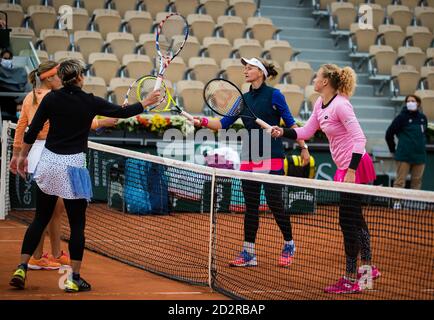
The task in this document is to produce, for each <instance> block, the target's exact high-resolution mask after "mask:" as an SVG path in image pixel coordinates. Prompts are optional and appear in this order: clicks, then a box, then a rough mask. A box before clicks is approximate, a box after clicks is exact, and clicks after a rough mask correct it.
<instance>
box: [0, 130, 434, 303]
mask: <svg viewBox="0 0 434 320" xmlns="http://www.w3.org/2000/svg"><path fill="white" fill-rule="evenodd" d="M13 135H14V125H10V124H8V123H4V127H3V130H2V162H1V185H0V186H1V189H0V192H1V194H0V196H1V207H0V218H1V215H2V214H3V215H4V216H6V218H8V219H18V220H20V221H23V222H25V223H30V222H31V220H32V217H33V215H34V207H35V202H34V182H32V181H29V180H27V181H24V180H22V179H20V178H19V177H16V176H15V175H13V174H11V173H10V172H9V170H8V160H9V159H10V158H11V145H12V139H13ZM87 155H88V168H89V171H90V174H91V178H92V182H93V192H94V197H93V199H92V202H91V203H90V205H89V207H88V209H87V221H86V248H87V249H89V250H92V251H95V252H98V253H100V254H102V255H105V256H108V257H111V258H113V259H116V260H119V261H122V262H124V263H126V264H129V265H132V266H136V267H138V268H142V269H144V270H148V271H151V272H154V273H157V274H160V275H163V276H166V277H169V278H172V279H177V280H181V281H185V282H187V283H191V284H197V285H207V286H210V287H212V288H213V289H214V290H216V291H219V292H221V293H224V294H226V295H228V296H229V297H232V298H235V299H284V300H293V299H310V300H311V299H428V300H429V299H433V298H434V196H433V195H434V194H433V193H432V192H426V191H414V190H401V189H393V188H385V187H378V186H365V185H362V186H361V185H353V184H351V185H350V184H341V183H334V182H330V181H319V180H310V179H302V178H294V177H283V176H273V175H267V174H252V173H246V172H239V171H235V170H227V169H217V168H211V167H206V166H201V165H196V164H192V163H186V162H182V161H177V160H173V159H168V158H163V157H157V156H152V155H148V154H143V153H138V152H134V151H130V150H126V149H120V148H115V147H111V146H106V145H101V144H97V143H92V142H89V150H88V153H87ZM4 160H6V161H4ZM261 185H263V186H262V187H261ZM246 203H247V207H249V206H251V205H252V203H253V204H255V206H257V207H258V212H256V211H255V210H254V209H253V210H252V209H251V207H249V210H247V211H249V212H250V213H249V218H248V219H246V214H245V212H246ZM397 204H399V206H400V208H399V209H398V206H397ZM342 207H345V208H347V211H346V212H347V213H348V212H350V213H351V212H352V211H357V210H359V208H361V210H362V211H363V215H364V217H365V221H366V224H367V226H368V229H369V233H370V239H371V242H370V245H371V251H372V262H373V264H375V265H376V266H377V267H378V268H379V270H380V272H381V276H380V277H379V278H378V279H376V280H373V279H372V278H370V277H369V268H368V277H366V276H363V277H362V280H360V284H361V285H362V286H363V287H364V288H365V289H364V290H363V291H362V292H361V293H360V294H352V295H333V294H329V293H325V292H324V288H325V287H327V286H328V285H330V284H332V283H334V282H336V281H337V280H338V278H339V277H340V276H342V275H343V274H344V272H345V264H346V260H345V251H344V241H343V233H342V231H341V228H344V227H346V223H348V225H353V224H351V223H350V222H351V221H352V220H351V219H355V218H354V216H353V215H351V214H350V216H349V218H347V220H346V221H340V220H339V208H341V210H342ZM276 211H280V212H277V214H276ZM252 213H253V215H252ZM256 213H257V214H258V216H259V228H258V231H257V234H256V237H254V235H252V233H253V234H254V233H255V231H254V230H255V228H256V226H255V224H256V222H255V218H254V215H255V214H256ZM273 213H274V214H275V215H274V214H273ZM289 220H290V221H291V225H292V228H291V229H292V237H293V239H294V242H295V246H296V251H295V256H294V258H293V260H292V263H291V264H290V265H289V266H286V267H285V266H282V265H280V264H281V260H280V258H281V254H282V248H283V244H284V237H283V234H285V236H286V237H287V235H288V232H289V231H288V229H287V228H288V226H287V225H288V224H287V221H289ZM348 221H350V222H348ZM357 221H358V223H359V224H361V223H362V222H360V221H359V220H357ZM277 222H278V223H277ZM341 225H342V227H341ZM347 228H348V227H347ZM347 230H348V229H347ZM245 231H246V232H245ZM62 233H63V238H64V239H65V240H68V237H69V229H68V222H67V218H66V215H64V217H63V226H62ZM245 233H246V235H245ZM355 234H356V236H357V237H359V236H361V234H358V233H355ZM245 236H247V237H252V236H253V237H254V239H255V245H254V253H255V255H256V264H257V265H256V266H249V267H236V266H230V263H234V261H235V258H236V257H237V256H238V255H239V253H240V252H241V250H242V248H243V241H244V238H245ZM363 249H365V251H366V248H363V247H362V251H361V252H362V255H363V254H365V255H366V252H365V253H363ZM248 250H251V248H250V247H249V249H248ZM365 259H366V257H365ZM244 262H245V261H244ZM358 265H360V258H359V263H358Z"/></svg>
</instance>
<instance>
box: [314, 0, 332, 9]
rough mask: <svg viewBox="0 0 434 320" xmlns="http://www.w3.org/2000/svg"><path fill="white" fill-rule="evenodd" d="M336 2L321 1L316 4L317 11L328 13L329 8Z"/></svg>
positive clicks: (329, 0)
mask: <svg viewBox="0 0 434 320" xmlns="http://www.w3.org/2000/svg"><path fill="white" fill-rule="evenodd" d="M335 1H336V0H319V1H317V3H316V9H317V10H322V11H326V10H327V8H328V6H329V5H330V4H331V3H333V2H335Z"/></svg>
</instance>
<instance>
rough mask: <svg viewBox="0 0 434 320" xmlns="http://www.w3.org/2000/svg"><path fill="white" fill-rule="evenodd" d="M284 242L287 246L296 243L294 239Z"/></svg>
mask: <svg viewBox="0 0 434 320" xmlns="http://www.w3.org/2000/svg"><path fill="white" fill-rule="evenodd" d="M283 244H284V245H285V246H286V245H290V246H293V245H294V240H291V241H286V240H285V241H283Z"/></svg>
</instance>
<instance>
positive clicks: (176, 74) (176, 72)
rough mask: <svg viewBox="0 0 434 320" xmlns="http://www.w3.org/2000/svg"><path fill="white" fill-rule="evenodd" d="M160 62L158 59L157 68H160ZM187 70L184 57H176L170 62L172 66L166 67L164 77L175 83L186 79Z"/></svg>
mask: <svg viewBox="0 0 434 320" xmlns="http://www.w3.org/2000/svg"><path fill="white" fill-rule="evenodd" d="M158 63H159V62H158V61H157V68H159V64H158ZM186 70H187V65H186V64H185V62H184V59H182V58H181V57H175V59H173V61H172V62H171V63H170V67H169V68H167V69H166V72H165V73H164V79H168V80H170V81H171V82H173V83H176V82H178V81H180V80H183V79H184V74H185V71H186Z"/></svg>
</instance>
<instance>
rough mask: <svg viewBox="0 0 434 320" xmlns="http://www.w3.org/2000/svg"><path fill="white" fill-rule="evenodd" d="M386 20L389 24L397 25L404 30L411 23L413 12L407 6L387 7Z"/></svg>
mask: <svg viewBox="0 0 434 320" xmlns="http://www.w3.org/2000/svg"><path fill="white" fill-rule="evenodd" d="M387 18H388V20H389V23H390V24H395V25H398V26H400V27H401V28H402V30H405V29H406V28H407V27H408V26H409V25H411V23H412V21H413V12H412V11H410V9H409V8H408V7H407V6H401V5H388V6H387Z"/></svg>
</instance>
